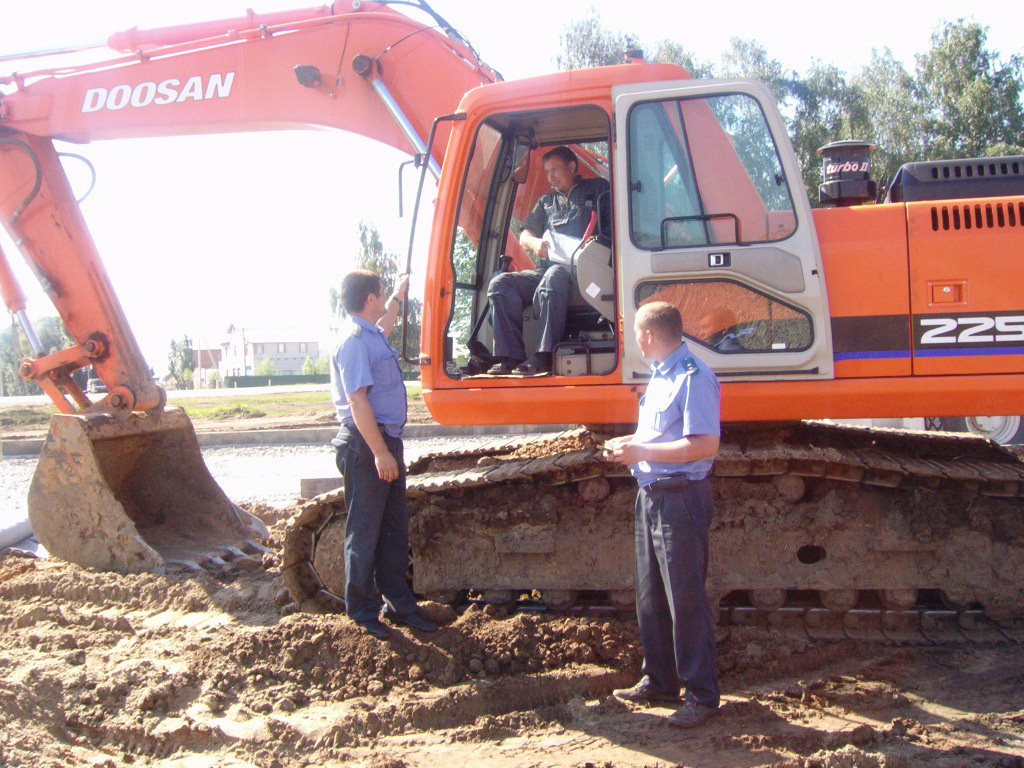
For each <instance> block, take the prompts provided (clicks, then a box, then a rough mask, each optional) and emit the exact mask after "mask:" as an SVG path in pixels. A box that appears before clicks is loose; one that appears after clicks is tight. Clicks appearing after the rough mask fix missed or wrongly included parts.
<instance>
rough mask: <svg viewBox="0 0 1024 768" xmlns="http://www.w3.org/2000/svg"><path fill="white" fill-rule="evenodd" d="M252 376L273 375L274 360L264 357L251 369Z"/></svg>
mask: <svg viewBox="0 0 1024 768" xmlns="http://www.w3.org/2000/svg"><path fill="white" fill-rule="evenodd" d="M252 372H253V375H254V376H264V377H269V376H273V375H274V361H273V360H271V359H270V358H269V357H264V358H263V359H262V360H260V361H259V362H258V363H256V365H255V366H253V369H252Z"/></svg>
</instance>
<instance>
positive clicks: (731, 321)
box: [697, 307, 750, 352]
mask: <svg viewBox="0 0 1024 768" xmlns="http://www.w3.org/2000/svg"><path fill="white" fill-rule="evenodd" d="M735 325H736V315H735V314H733V312H732V310H731V309H727V308H725V307H718V308H717V309H712V310H711V311H710V312H708V313H707V314H705V315H704V316H703V317H702V318H701V319H700V324H699V329H698V331H697V338H698V339H699V340H700V341H702V342H704V343H705V344H707V345H708V346H709V347H711V348H712V349H714V350H715V351H717V352H746V351H747V350H746V348H745V347H744V346H743V345H742V344H740V342H739V337H740V336H745V335H747V334H749V333H750V330H749V329H745V330H741V331H738V332H736V333H731V332H729V329H730V328H733V327H735Z"/></svg>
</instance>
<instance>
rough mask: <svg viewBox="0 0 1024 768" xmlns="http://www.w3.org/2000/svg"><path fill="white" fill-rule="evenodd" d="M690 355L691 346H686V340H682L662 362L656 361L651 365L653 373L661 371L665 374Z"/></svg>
mask: <svg viewBox="0 0 1024 768" xmlns="http://www.w3.org/2000/svg"><path fill="white" fill-rule="evenodd" d="M689 356H690V348H689V347H688V346H686V342H685V341H683V342H680V344H679V346H678V347H677V348H676V350H675V351H674V352H673V353H672V354H671V355H669V356H668V357H666V358H665V359H664V360H662V361H661V362H660V363H655V364H654V365H652V366H651V373H660V374H661V375H662V376H665V375H667V374H668V373H669V372H670V371H671V370H672V369H673V368H675V367H676V366H677V365H678V364H679V363H681V362H682V361H683V360H685V359H686V358H688V357H689Z"/></svg>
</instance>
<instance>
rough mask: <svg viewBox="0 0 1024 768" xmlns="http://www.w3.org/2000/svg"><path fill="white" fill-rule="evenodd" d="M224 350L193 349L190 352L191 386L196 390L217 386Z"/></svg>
mask: <svg viewBox="0 0 1024 768" xmlns="http://www.w3.org/2000/svg"><path fill="white" fill-rule="evenodd" d="M223 354H224V350H223V349H220V348H217V349H193V350H192V386H193V387H195V388H196V389H202V388H203V387H215V386H217V378H218V371H219V370H220V360H221V357H222V356H223Z"/></svg>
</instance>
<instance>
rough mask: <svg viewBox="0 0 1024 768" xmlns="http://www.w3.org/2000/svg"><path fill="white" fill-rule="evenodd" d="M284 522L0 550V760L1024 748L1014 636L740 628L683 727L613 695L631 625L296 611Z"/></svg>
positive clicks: (841, 767)
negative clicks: (377, 621)
mask: <svg viewBox="0 0 1024 768" xmlns="http://www.w3.org/2000/svg"><path fill="white" fill-rule="evenodd" d="M275 513H276V511H275ZM268 514H269V513H268ZM268 522H269V520H268ZM277 541H278V538H277V537H275V538H274V539H272V540H271V542H270V544H271V550H272V552H271V554H269V555H267V556H266V557H265V558H264V560H263V564H262V567H251V566H250V565H248V564H247V565H245V567H244V568H243V567H241V566H236V567H227V568H225V569H223V570H222V571H220V572H218V573H203V574H170V575H154V574H143V575H132V576H125V575H118V574H111V573H97V572H93V571H87V570H84V569H82V568H79V567H77V566H73V565H68V564H65V563H61V562H57V561H39V560H32V559H27V558H21V557H13V556H9V557H6V558H3V559H0V765H4V766H33V768H35V767H37V766H38V767H41V768H51V767H53V768H56V767H57V766H61V767H62V768H63V767H64V766H77V765H83V766H84V765H90V766H111V767H114V766H116V767H118V768H120V766H127V765H153V766H166V767H167V768H171V766H174V768H193V766H195V767H196V768H198V766H206V765H223V766H246V767H248V768H251V767H252V766H259V768H274V767H275V766H276V767H280V766H293V765H296V766H302V765H317V766H319V765H326V766H341V765H358V766H370V765H373V766H378V768H382V767H383V766H403V765H404V766H409V767H410V768H412V767H413V766H428V765H439V764H446V765H447V764H460V763H462V764H465V765H473V766H478V765H479V766H496V767H500V768H509V767H510V766H515V765H523V764H537V763H540V764H544V765H554V766H565V767H566V768H568V767H569V766H585V765H594V766H636V767H639V766H650V765H659V766H669V765H675V764H686V765H707V766H734V765H735V766H739V765H744V766H747V765H759V764H764V765H767V764H776V765H785V766H793V767H794V768H795V767H796V766H800V768H804V767H805V766H806V767H810V766H816V767H820V768H847V767H849V768H861V767H862V766H886V767H887V768H889V767H891V766H912V765H917V764H921V763H922V762H924V761H928V762H930V763H934V764H936V765H943V764H946V765H965V764H992V765H1007V766H1016V765H1018V764H1019V765H1021V766H1024V761H1022V762H1020V763H1016V762H1012V761H1014V760H1016V759H1017V757H1018V756H1019V755H1020V754H1021V750H1020V749H1018V747H1019V746H1020V741H1019V731H1020V727H1021V723H1024V700H1022V699H1024V694H1022V693H1021V691H1022V689H1024V686H1022V685H1021V683H1022V682H1024V678H1022V677H1021V673H1020V671H1019V670H1020V669H1021V668H1022V664H1021V662H1022V661H1024V651H1022V650H1021V649H1020V647H1018V646H1007V647H1004V648H993V649H988V650H985V649H962V648H951V649H935V650H931V651H928V650H913V649H910V650H894V649H885V648H881V647H879V646H870V645H859V644H855V643H851V642H841V643H822V642H816V641H813V640H811V639H809V638H806V637H803V638H801V637H798V636H794V635H791V634H784V633H781V632H769V631H765V630H759V629H755V628H743V627H736V628H732V629H730V630H728V631H724V632H723V633H722V636H721V637H720V643H719V649H720V654H719V658H720V665H721V668H722V670H723V688H724V690H725V691H726V694H727V696H726V700H725V702H724V706H723V708H722V710H721V711H720V712H719V713H718V714H717V715H716V716H715V719H714V720H712V721H711V722H710V723H709V724H708V726H707V727H706V728H704V729H701V731H700V732H699V733H694V734H681V733H680V732H678V731H676V730H674V729H672V728H671V726H669V725H667V724H666V723H665V721H664V720H663V719H662V717H661V716H662V715H664V714H667V713H668V711H669V710H655V709H641V708H635V707H631V706H627V705H625V704H623V703H621V702H618V701H617V700H615V699H614V698H612V697H610V696H609V695H608V694H609V693H610V691H611V690H612V689H613V688H615V687H621V686H625V685H629V684H631V683H632V682H634V681H635V680H636V678H637V676H638V675H639V673H640V669H639V668H640V661H641V652H640V647H639V641H638V637H637V628H636V625H635V623H633V622H631V621H621V620H618V619H614V618H608V617H604V616H600V615H589V616H587V615H578V616H554V615H549V614H536V613H508V612H506V611H504V610H501V609H496V608H494V607H479V606H472V607H470V608H469V609H467V610H464V611H463V612H461V613H456V612H454V611H452V610H451V609H450V608H448V607H447V606H441V605H438V604H425V605H424V606H423V611H424V612H425V613H427V614H430V615H431V616H433V617H434V618H435V619H438V620H440V621H444V622H447V623H446V625H445V626H443V627H442V628H441V629H440V630H439V631H438V632H436V633H433V634H419V633H414V632H411V631H408V630H407V629H398V628H396V629H395V631H394V632H393V633H392V638H391V639H390V640H388V641H386V642H380V641H376V640H374V639H372V638H370V637H368V636H367V635H365V634H363V633H362V632H361V631H359V630H358V628H357V627H356V626H355V625H354V624H352V623H351V622H350V621H349V620H348V619H347V618H345V617H343V616H314V615H305V614H289V615H284V614H285V613H286V612H287V609H282V607H280V602H282V601H280V597H279V592H280V590H281V580H280V575H279V573H278V572H277V570H276V565H275V563H276V557H275V555H274V554H273V552H274V551H276V546H277ZM954 675H957V676H959V677H958V679H962V680H964V681H965V686H964V690H959V689H958V687H957V686H956V685H953V684H951V680H952V677H953V676H954ZM956 750H959V751H956ZM956 760H960V762H956ZM1000 761H1002V762H1000ZM1006 761H1011V762H1006Z"/></svg>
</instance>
